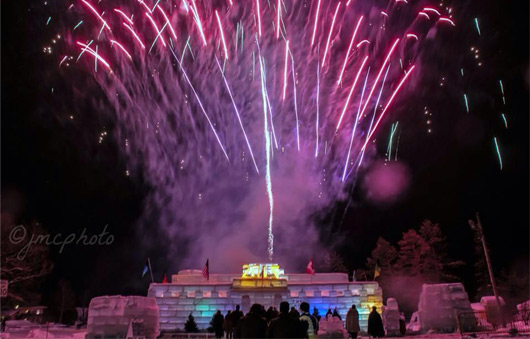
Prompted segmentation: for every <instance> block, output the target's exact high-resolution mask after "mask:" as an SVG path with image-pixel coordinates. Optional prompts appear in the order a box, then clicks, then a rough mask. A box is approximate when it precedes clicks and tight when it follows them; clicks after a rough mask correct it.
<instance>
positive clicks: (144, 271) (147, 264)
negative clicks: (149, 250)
mask: <svg viewBox="0 0 530 339" xmlns="http://www.w3.org/2000/svg"><path fill="white" fill-rule="evenodd" d="M147 272H149V263H148V262H147V261H146V262H145V266H144V269H143V271H142V278H143V277H145V275H146V274H147Z"/></svg>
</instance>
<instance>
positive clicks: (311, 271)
mask: <svg viewBox="0 0 530 339" xmlns="http://www.w3.org/2000/svg"><path fill="white" fill-rule="evenodd" d="M305 273H307V274H315V269H314V268H313V258H311V260H310V261H309V263H308V264H307V267H306V268H305Z"/></svg>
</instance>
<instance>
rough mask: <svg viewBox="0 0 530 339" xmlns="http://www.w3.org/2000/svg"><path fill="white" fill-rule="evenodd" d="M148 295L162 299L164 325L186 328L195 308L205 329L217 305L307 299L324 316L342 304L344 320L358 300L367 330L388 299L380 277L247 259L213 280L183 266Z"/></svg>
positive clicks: (297, 302)
mask: <svg viewBox="0 0 530 339" xmlns="http://www.w3.org/2000/svg"><path fill="white" fill-rule="evenodd" d="M148 296H149V297H154V298H155V299H156V302H157V304H158V308H159V312H160V317H159V321H160V330H161V331H171V330H176V329H183V328H184V323H185V322H186V320H187V318H188V316H189V314H190V313H192V314H193V316H194V317H195V321H196V322H197V325H198V327H199V328H200V329H201V328H207V327H208V326H209V323H210V320H211V318H212V316H213V314H214V313H215V312H216V311H217V310H221V312H222V313H223V314H226V312H227V311H228V310H234V309H235V307H236V305H240V306H241V310H242V311H243V312H244V313H246V312H248V311H249V309H250V306H251V305H252V304H254V303H259V304H261V305H263V306H265V308H266V309H267V308H268V307H269V306H275V307H276V308H278V309H279V305H280V302H282V301H288V302H289V303H290V304H291V306H295V307H297V308H298V307H299V305H300V303H301V302H302V301H306V302H308V303H309V304H310V306H311V310H313V307H316V308H317V309H318V311H319V313H320V315H322V316H325V314H326V312H327V311H328V309H331V310H333V309H335V308H336V309H337V311H338V312H339V314H340V316H341V317H342V319H343V320H344V319H345V318H346V313H347V312H348V309H349V308H350V307H351V305H352V304H355V305H356V306H357V309H358V310H359V318H360V326H361V329H362V330H364V331H366V329H367V326H368V314H369V312H370V308H371V307H372V306H377V307H378V309H379V310H380V309H381V306H382V304H383V297H382V291H381V288H380V287H379V284H378V283H377V282H374V281H354V282H350V281H348V275H347V274H345V273H316V274H300V273H288V274H285V273H284V271H283V270H282V269H281V268H280V267H279V265H278V264H249V265H244V266H243V274H210V278H209V280H206V278H205V277H203V275H202V271H200V270H185V271H180V272H179V273H178V274H175V275H173V276H172V278H171V283H168V284H159V283H153V284H151V285H150V286H149V291H148Z"/></svg>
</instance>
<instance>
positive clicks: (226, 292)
mask: <svg viewBox="0 0 530 339" xmlns="http://www.w3.org/2000/svg"><path fill="white" fill-rule="evenodd" d="M226 297H228V291H219V298H226Z"/></svg>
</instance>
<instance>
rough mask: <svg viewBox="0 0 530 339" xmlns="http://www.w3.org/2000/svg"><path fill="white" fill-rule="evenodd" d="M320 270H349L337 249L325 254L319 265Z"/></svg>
mask: <svg viewBox="0 0 530 339" xmlns="http://www.w3.org/2000/svg"><path fill="white" fill-rule="evenodd" d="M318 270H319V271H323V272H341V273H347V272H348V268H347V267H346V265H345V264H344V260H343V259H342V257H341V256H340V255H339V254H338V253H337V252H336V251H328V252H326V253H325V254H324V260H323V262H322V264H320V265H319V266H318Z"/></svg>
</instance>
